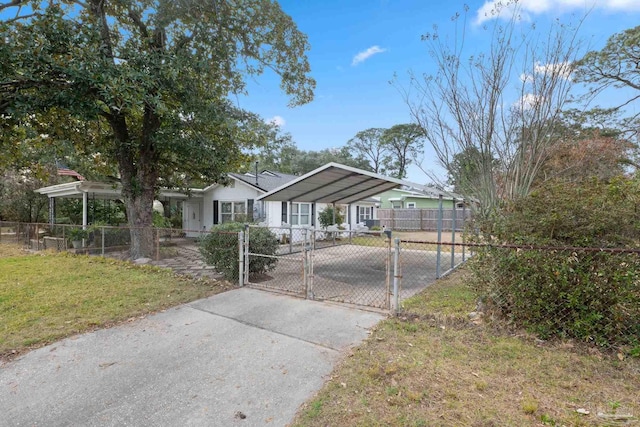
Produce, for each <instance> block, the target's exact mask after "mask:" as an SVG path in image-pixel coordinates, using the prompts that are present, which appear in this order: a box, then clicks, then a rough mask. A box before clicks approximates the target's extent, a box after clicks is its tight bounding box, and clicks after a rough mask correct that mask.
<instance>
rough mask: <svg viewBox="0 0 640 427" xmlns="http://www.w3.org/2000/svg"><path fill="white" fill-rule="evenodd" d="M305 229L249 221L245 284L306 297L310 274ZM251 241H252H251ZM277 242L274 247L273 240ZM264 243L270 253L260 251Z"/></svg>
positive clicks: (307, 233)
mask: <svg viewBox="0 0 640 427" xmlns="http://www.w3.org/2000/svg"><path fill="white" fill-rule="evenodd" d="M310 239H311V234H310V233H309V231H308V230H307V229H300V228H291V227H264V226H258V225H248V226H246V227H245V232H244V250H243V253H244V254H243V255H244V259H243V268H244V284H246V285H249V286H251V287H255V288H262V289H267V290H271V291H277V292H284V293H288V294H292V295H296V296H301V297H305V298H306V297H307V287H308V283H309V280H308V277H309V275H310V274H311V269H310V260H309V258H310V257H309V249H310V247H311V245H310ZM252 240H253V241H254V242H255V243H254V244H251V241H252ZM274 242H275V243H277V246H276V247H275V251H273V243H274ZM261 247H262V248H264V247H267V248H268V249H269V250H268V251H267V252H271V253H273V255H272V254H265V253H260V248H261Z"/></svg>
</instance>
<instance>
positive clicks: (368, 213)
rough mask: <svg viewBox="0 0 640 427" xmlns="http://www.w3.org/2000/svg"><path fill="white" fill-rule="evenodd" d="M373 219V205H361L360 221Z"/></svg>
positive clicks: (359, 211)
mask: <svg viewBox="0 0 640 427" xmlns="http://www.w3.org/2000/svg"><path fill="white" fill-rule="evenodd" d="M367 219H373V206H360V207H359V208H358V222H364V221H365V220H367Z"/></svg>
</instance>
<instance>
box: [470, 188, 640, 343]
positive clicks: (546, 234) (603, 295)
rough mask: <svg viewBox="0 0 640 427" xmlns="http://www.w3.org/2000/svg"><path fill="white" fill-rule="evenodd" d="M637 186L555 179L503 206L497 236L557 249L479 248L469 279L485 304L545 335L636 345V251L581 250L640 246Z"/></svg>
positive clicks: (639, 270)
mask: <svg viewBox="0 0 640 427" xmlns="http://www.w3.org/2000/svg"><path fill="white" fill-rule="evenodd" d="M638 190H639V187H638V182H637V181H635V180H630V179H626V178H618V179H615V180H612V181H611V182H608V183H607V182H601V181H597V180H593V181H588V182H585V183H582V184H566V183H562V184H558V183H553V184H548V185H546V186H544V187H542V188H540V189H539V190H537V191H535V192H534V193H532V194H531V195H530V196H529V197H526V198H523V199H522V200H519V201H518V202H516V203H514V204H513V205H511V206H509V207H507V208H506V209H505V211H504V215H503V216H502V218H501V219H500V220H499V221H496V223H495V224H494V227H493V230H494V238H495V240H497V241H500V242H503V243H509V244H521V245H535V246H552V247H555V248H558V249H525V248H522V249H512V248H504V247H499V246H492V247H484V248H480V249H479V250H477V251H476V253H475V256H474V257H473V260H472V262H471V266H472V269H473V271H474V272H475V280H474V285H475V287H476V290H477V292H478V293H479V294H480V296H481V297H482V298H483V299H484V301H485V302H486V304H487V309H488V310H493V311H494V312H495V313H498V314H501V315H503V316H505V317H506V318H508V319H509V320H511V321H512V322H513V323H515V324H516V325H518V326H523V327H525V328H527V329H529V330H531V331H533V332H535V333H537V334H539V335H540V336H542V337H543V338H548V337H554V336H556V337H571V338H576V339H580V340H584V341H588V342H594V343H596V344H598V345H601V346H605V347H615V346H630V347H631V348H633V347H637V346H638V345H640V342H639V337H640V254H638V253H632V252H627V253H624V252H623V253H620V252H607V251H591V250H585V249H580V248H583V247H599V248H611V247H624V248H629V249H635V248H638V247H640V241H639V234H638V227H639V225H640V213H639V211H638V209H637V206H638V203H639V202H640V200H639V198H640V192H639V191H638ZM561 247H572V248H573V249H560V248H561Z"/></svg>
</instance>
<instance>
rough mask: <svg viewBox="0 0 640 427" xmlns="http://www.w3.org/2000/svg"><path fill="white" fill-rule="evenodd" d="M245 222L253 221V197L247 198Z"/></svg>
mask: <svg viewBox="0 0 640 427" xmlns="http://www.w3.org/2000/svg"><path fill="white" fill-rule="evenodd" d="M247 222H253V199H249V200H247Z"/></svg>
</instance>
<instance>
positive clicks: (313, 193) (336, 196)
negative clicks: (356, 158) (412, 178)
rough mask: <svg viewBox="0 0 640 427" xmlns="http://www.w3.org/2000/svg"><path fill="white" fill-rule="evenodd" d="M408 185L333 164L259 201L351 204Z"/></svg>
mask: <svg viewBox="0 0 640 427" xmlns="http://www.w3.org/2000/svg"><path fill="white" fill-rule="evenodd" d="M407 184H408V183H407V182H405V181H402V180H400V179H396V178H389V177H386V176H383V175H379V174H377V173H373V172H368V171H365V170H362V169H357V168H353V167H350V166H345V165H342V164H340V163H334V162H331V163H327V164H326V165H324V166H321V167H319V168H318V169H315V170H313V171H311V172H309V173H307V174H305V175H302V176H301V177H300V178H297V179H295V180H293V181H291V182H288V183H287V184H285V185H283V186H281V187H278V188H276V189H275V190H272V191H270V192H268V193H266V194H263V195H262V196H260V197H258V198H257V200H264V201H282V202H292V201H295V202H306V203H331V204H333V205H335V204H336V203H339V204H350V203H353V202H357V201H359V200H364V199H366V198H369V197H371V196H375V195H376V194H380V193H383V192H385V191H387V190H391V189H393V188H396V187H399V186H401V185H407Z"/></svg>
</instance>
